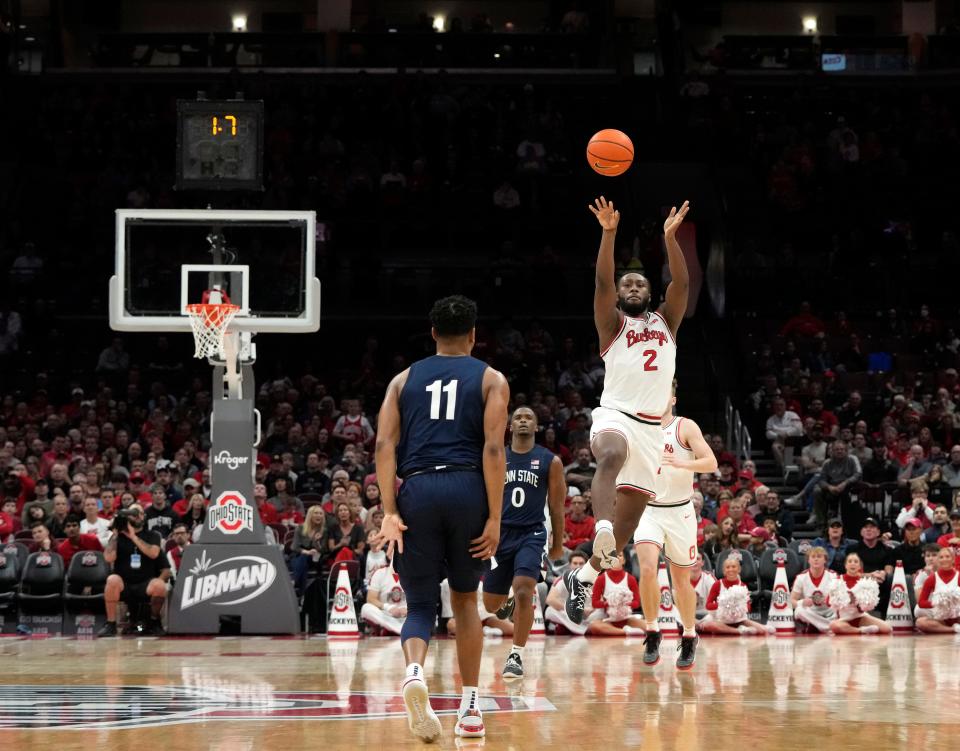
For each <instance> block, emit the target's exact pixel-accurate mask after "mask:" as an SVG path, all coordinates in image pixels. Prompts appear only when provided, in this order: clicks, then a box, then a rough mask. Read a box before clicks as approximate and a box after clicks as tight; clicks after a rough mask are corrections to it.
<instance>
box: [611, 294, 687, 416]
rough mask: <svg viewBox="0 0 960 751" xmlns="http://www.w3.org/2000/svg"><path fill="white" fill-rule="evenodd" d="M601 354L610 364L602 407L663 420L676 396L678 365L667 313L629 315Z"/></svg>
mask: <svg viewBox="0 0 960 751" xmlns="http://www.w3.org/2000/svg"><path fill="white" fill-rule="evenodd" d="M600 357H602V358H603V362H604V363H605V365H606V375H604V378H603V394H601V396H600V406H601V407H609V408H610V409H616V410H619V411H621V412H626V413H627V414H628V415H634V416H635V417H639V418H640V419H641V420H646V421H652V420H657V421H659V420H660V417H661V416H662V415H663V413H664V412H666V411H667V405H669V404H670V399H671V397H672V396H673V375H674V372H675V371H676V367H677V343H676V342H675V341H674V339H673V334H672V333H671V332H670V327H669V326H667V322H666V321H665V320H664V318H663V316H661V315H660V314H659V313H656V312H653V311H651V312H650V313H649V314H647V317H646V318H631V317H630V316H626V315H625V316H624V317H623V321H622V322H621V324H620V330H619V331H618V332H617V335H616V336H615V337H614V338H613V341H612V342H610V344H608V345H607V347H606V348H605V349H604V350H603V351H602V352H601V353H600Z"/></svg>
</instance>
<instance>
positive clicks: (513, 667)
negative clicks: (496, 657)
mask: <svg viewBox="0 0 960 751" xmlns="http://www.w3.org/2000/svg"><path fill="white" fill-rule="evenodd" d="M521 678H523V660H522V659H521V658H520V655H518V654H517V653H516V652H511V653H510V656H509V657H507V664H506V665H504V666H503V680H505V681H518V680H520V679H521Z"/></svg>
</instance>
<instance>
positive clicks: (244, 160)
mask: <svg viewBox="0 0 960 751" xmlns="http://www.w3.org/2000/svg"><path fill="white" fill-rule="evenodd" d="M262 189H263V102H262V101H255V102H248V101H240V100H223V101H193V100H184V99H181V100H178V101H177V190H262Z"/></svg>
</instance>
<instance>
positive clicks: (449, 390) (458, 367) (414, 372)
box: [397, 355, 487, 477]
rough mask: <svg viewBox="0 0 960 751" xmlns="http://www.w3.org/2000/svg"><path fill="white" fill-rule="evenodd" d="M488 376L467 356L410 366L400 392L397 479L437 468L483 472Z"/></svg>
mask: <svg viewBox="0 0 960 751" xmlns="http://www.w3.org/2000/svg"><path fill="white" fill-rule="evenodd" d="M486 370H487V364H486V363H485V362H481V361H480V360H477V359H476V358H473V357H468V356H462V357H446V356H442V355H434V356H433V357H427V358H426V359H424V360H419V361H418V362H415V363H414V364H413V365H411V366H410V372H409V373H408V374H407V382H406V383H405V384H404V386H403V391H401V392H400V444H399V446H397V474H398V475H399V476H400V477H405V476H406V475H408V474H410V473H411V472H416V471H418V470H422V469H428V468H430V467H436V466H441V465H464V466H474V467H476V468H477V469H481V468H482V466H483V444H484V434H483V411H484V410H483V374H484V373H485V372H486Z"/></svg>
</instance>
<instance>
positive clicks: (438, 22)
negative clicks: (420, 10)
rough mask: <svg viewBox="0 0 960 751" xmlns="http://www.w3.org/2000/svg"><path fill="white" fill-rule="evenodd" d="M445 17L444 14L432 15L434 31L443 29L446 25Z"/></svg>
mask: <svg viewBox="0 0 960 751" xmlns="http://www.w3.org/2000/svg"><path fill="white" fill-rule="evenodd" d="M446 23H447V19H446V17H444V16H434V17H433V30H434V31H443V27H444V26H445V25H446Z"/></svg>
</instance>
